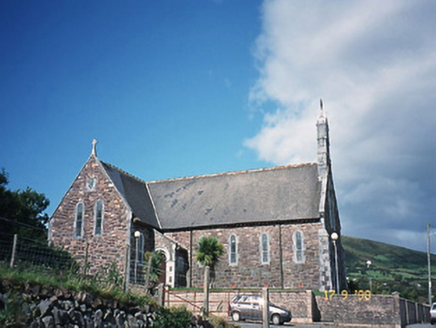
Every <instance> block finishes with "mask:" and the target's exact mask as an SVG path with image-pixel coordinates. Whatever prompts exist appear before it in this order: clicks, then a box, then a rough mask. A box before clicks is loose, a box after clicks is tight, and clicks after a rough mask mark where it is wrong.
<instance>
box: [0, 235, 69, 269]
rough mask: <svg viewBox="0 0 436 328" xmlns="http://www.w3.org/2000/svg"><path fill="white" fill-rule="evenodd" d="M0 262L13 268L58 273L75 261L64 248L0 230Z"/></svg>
mask: <svg viewBox="0 0 436 328" xmlns="http://www.w3.org/2000/svg"><path fill="white" fill-rule="evenodd" d="M0 263H1V264H3V265H4V266H8V267H10V268H13V269H19V270H27V271H29V270H30V271H38V272H43V273H48V274H49V273H53V274H55V275H56V274H58V273H59V272H61V271H66V270H70V269H71V268H72V267H73V266H74V265H75V262H74V260H73V259H72V258H71V256H70V255H69V254H68V253H67V252H66V251H64V250H62V249H59V248H56V247H53V246H50V245H49V244H48V242H42V241H38V240H34V239H29V238H25V237H20V236H18V235H16V234H15V235H13V234H10V233H5V232H0Z"/></svg>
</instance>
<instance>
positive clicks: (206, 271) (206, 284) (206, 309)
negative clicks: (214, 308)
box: [203, 265, 210, 316]
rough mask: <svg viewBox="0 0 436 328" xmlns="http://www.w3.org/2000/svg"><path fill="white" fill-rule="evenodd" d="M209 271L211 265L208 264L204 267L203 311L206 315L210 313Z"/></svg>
mask: <svg viewBox="0 0 436 328" xmlns="http://www.w3.org/2000/svg"><path fill="white" fill-rule="evenodd" d="M209 273H210V267H209V266H208V265H206V266H205V268H204V292H203V294H204V295H203V313H204V315H205V316H207V315H208V314H209V276H210V275H209Z"/></svg>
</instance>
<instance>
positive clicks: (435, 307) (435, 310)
mask: <svg viewBox="0 0 436 328" xmlns="http://www.w3.org/2000/svg"><path fill="white" fill-rule="evenodd" d="M430 323H431V324H432V325H434V324H436V303H433V304H432V305H431V308H430Z"/></svg>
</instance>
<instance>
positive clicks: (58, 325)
mask: <svg viewBox="0 0 436 328" xmlns="http://www.w3.org/2000/svg"><path fill="white" fill-rule="evenodd" d="M1 287H2V288H1V291H0V304H1V305H3V304H4V303H5V302H7V301H8V298H10V297H11V295H19V296H20V299H21V300H22V304H21V306H22V307H23V311H24V313H25V317H26V318H27V321H26V322H25V327H29V328H79V327H80V328H118V327H120V328H121V327H122V328H126V327H129V328H142V327H151V325H152V322H153V312H152V311H153V309H150V307H148V306H146V307H144V308H139V307H138V306H136V305H134V304H129V305H121V304H119V303H118V302H116V301H111V300H107V299H102V298H96V297H93V296H91V295H90V294H88V293H86V292H70V291H68V290H66V289H64V288H41V287H39V286H31V285H26V286H24V287H20V288H17V286H16V285H14V284H12V283H8V282H7V281H3V282H2V286H1ZM11 290H14V291H15V293H14V294H8V292H7V291H11Z"/></svg>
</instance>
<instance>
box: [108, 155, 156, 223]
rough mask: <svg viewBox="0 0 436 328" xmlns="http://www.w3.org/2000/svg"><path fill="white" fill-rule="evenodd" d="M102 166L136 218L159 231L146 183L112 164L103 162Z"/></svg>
mask: <svg viewBox="0 0 436 328" xmlns="http://www.w3.org/2000/svg"><path fill="white" fill-rule="evenodd" d="M100 162H101V161H100ZM101 164H102V165H103V168H104V169H105V171H106V173H107V174H108V176H109V177H110V178H111V180H112V182H113V183H114V185H115V187H116V188H117V189H118V191H119V192H120V194H121V195H122V196H123V197H124V199H125V201H126V202H127V204H128V205H129V206H130V208H131V210H132V212H133V214H134V215H135V217H138V218H139V219H141V221H142V222H144V223H146V224H148V225H150V226H152V227H154V228H157V229H159V228H160V226H159V222H158V220H157V217H156V213H155V210H154V207H153V203H152V201H151V199H150V193H149V192H148V190H147V185H146V183H145V182H144V181H141V180H139V179H138V178H135V177H134V176H132V175H130V174H128V173H127V172H124V171H122V170H120V169H118V168H116V167H114V166H112V165H110V164H107V163H104V162H101Z"/></svg>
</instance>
